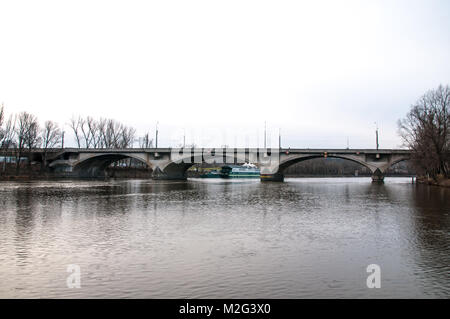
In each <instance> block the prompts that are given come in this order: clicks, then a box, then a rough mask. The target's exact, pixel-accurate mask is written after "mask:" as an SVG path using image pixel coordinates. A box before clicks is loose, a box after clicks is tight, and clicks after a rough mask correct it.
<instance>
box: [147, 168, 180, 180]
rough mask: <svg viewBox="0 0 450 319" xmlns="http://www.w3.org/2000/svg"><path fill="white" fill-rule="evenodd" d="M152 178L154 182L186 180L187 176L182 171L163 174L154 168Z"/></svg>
mask: <svg viewBox="0 0 450 319" xmlns="http://www.w3.org/2000/svg"><path fill="white" fill-rule="evenodd" d="M152 178H153V179H156V180H178V181H180V180H181V181H185V180H187V176H186V173H185V172H184V171H170V172H164V171H162V170H161V169H160V168H159V167H156V168H155V170H154V171H153V174H152Z"/></svg>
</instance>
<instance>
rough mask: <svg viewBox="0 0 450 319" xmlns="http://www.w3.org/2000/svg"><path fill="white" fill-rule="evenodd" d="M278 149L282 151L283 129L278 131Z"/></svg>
mask: <svg viewBox="0 0 450 319" xmlns="http://www.w3.org/2000/svg"><path fill="white" fill-rule="evenodd" d="M278 148H279V149H280V150H281V128H279V129H278Z"/></svg>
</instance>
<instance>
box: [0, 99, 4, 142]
mask: <svg viewBox="0 0 450 319" xmlns="http://www.w3.org/2000/svg"><path fill="white" fill-rule="evenodd" d="M4 119H5V106H4V105H3V103H2V105H1V106H0V139H2V138H3V133H2V126H3V120H4Z"/></svg>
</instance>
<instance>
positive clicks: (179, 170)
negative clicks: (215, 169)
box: [154, 155, 245, 179]
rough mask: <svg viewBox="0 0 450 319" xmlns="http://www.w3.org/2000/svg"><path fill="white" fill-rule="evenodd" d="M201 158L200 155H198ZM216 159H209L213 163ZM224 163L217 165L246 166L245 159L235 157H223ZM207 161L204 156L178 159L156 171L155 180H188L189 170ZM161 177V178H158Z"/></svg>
mask: <svg viewBox="0 0 450 319" xmlns="http://www.w3.org/2000/svg"><path fill="white" fill-rule="evenodd" d="M198 156H200V155H198ZM213 160H214V158H213V157H211V158H208V162H209V161H211V162H213ZM223 161H224V162H223V163H217V162H214V163H216V164H217V165H218V166H220V165H227V164H244V163H245V158H244V157H243V158H241V157H239V156H238V157H234V156H226V155H225V156H224V157H223ZM206 162H207V160H205V158H204V157H203V156H202V157H201V160H200V159H199V158H196V157H195V156H193V155H191V156H187V157H183V158H178V159H177V160H176V161H173V162H170V163H168V164H167V165H166V166H163V167H160V171H156V170H155V172H156V174H154V177H155V178H158V177H163V178H165V179H186V178H187V174H186V172H187V170H188V169H189V168H190V167H191V166H193V165H195V164H202V163H206ZM158 175H159V176H158Z"/></svg>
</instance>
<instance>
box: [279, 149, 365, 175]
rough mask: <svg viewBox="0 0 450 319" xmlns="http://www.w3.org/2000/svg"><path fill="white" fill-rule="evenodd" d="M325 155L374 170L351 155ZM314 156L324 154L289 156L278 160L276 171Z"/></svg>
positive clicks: (280, 171) (282, 170)
mask: <svg viewBox="0 0 450 319" xmlns="http://www.w3.org/2000/svg"><path fill="white" fill-rule="evenodd" d="M327 157H329V158H340V159H344V160H347V161H351V162H354V163H357V164H360V165H362V166H364V167H366V168H367V169H369V171H371V172H372V173H373V172H374V170H373V167H370V166H369V165H368V164H367V163H366V162H364V161H362V160H359V159H357V158H352V157H349V156H345V155H334V154H333V155H328V156H327ZM315 158H324V156H323V155H306V156H305V155H303V156H297V157H293V158H289V159H287V160H284V161H282V162H280V164H279V168H278V172H279V173H281V174H283V173H284V171H285V170H286V169H287V168H288V167H289V166H292V165H294V164H296V163H299V162H303V161H307V160H312V159H315Z"/></svg>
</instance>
